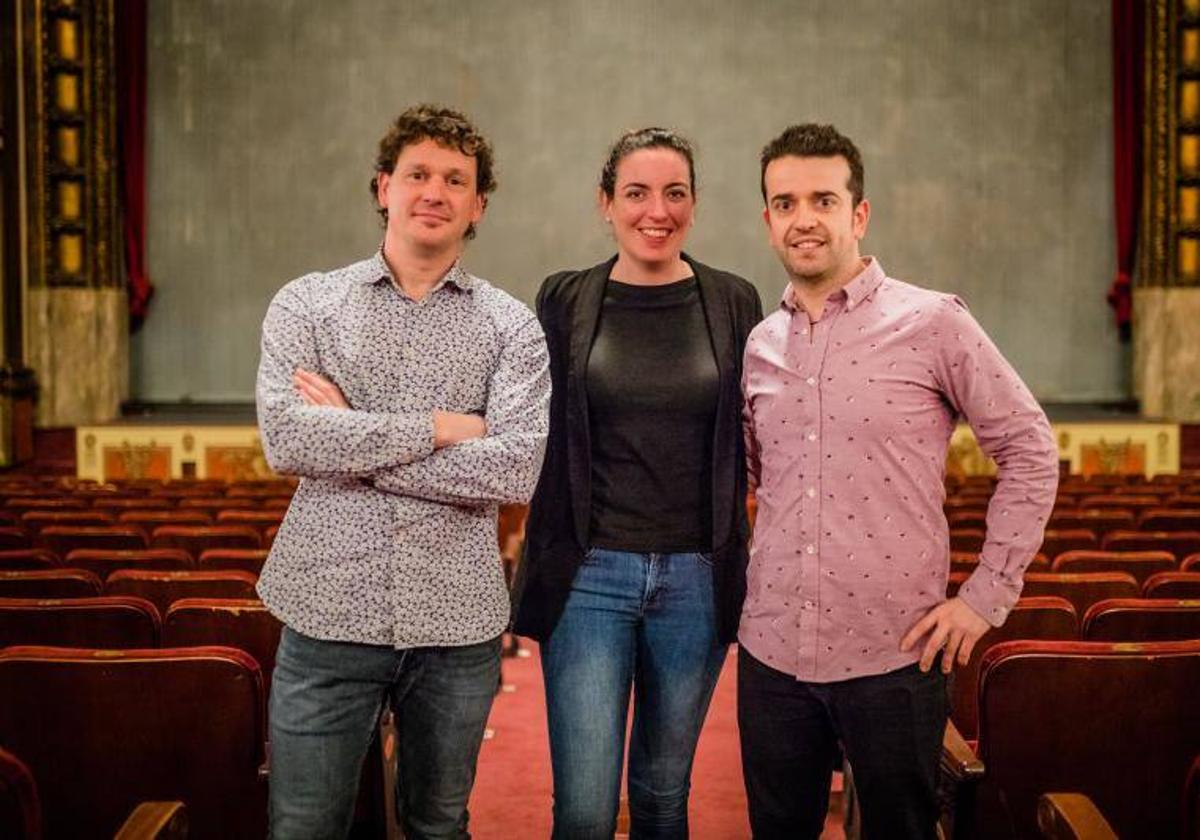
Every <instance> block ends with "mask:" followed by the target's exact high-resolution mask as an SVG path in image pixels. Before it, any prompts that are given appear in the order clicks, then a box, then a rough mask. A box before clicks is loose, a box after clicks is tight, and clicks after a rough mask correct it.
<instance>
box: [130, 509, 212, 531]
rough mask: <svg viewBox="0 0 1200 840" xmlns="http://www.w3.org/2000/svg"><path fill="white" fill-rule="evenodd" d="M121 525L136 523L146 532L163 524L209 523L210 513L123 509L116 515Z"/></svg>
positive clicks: (202, 511)
mask: <svg viewBox="0 0 1200 840" xmlns="http://www.w3.org/2000/svg"><path fill="white" fill-rule="evenodd" d="M117 521H118V522H120V523H121V524H122V525H136V526H137V527H139V528H141V529H142V530H143V531H145V532H146V533H147V534H153V533H154V529H155V528H158V527H161V526H163V525H211V524H212V515H211V514H210V513H209V512H208V511H206V510H178V509H176V508H168V509H167V510H143V509H141V508H139V509H137V510H125V511H121V515H120V516H118V517H117Z"/></svg>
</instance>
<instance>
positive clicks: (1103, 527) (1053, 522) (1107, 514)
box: [1046, 508, 1137, 537]
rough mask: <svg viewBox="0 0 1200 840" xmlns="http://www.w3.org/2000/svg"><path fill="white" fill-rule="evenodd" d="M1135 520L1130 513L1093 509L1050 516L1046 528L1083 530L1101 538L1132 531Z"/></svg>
mask: <svg viewBox="0 0 1200 840" xmlns="http://www.w3.org/2000/svg"><path fill="white" fill-rule="evenodd" d="M1136 527H1137V519H1136V518H1135V517H1134V515H1133V512H1132V511H1128V510H1113V509H1111V508H1094V509H1088V508H1085V509H1083V510H1073V511H1070V512H1064V513H1052V514H1050V520H1049V521H1048V522H1047V523H1046V528H1047V529H1050V530H1054V531H1072V530H1077V529H1081V528H1082V529H1084V530H1088V531H1091V532H1092V533H1093V534H1096V535H1097V536H1100V537H1103V536H1104V535H1105V534H1107V533H1108V532H1109V531H1132V530H1134V529H1135V528H1136Z"/></svg>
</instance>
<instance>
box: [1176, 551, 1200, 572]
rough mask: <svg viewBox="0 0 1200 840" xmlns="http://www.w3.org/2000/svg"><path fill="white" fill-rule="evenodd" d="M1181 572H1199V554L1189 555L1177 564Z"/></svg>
mask: <svg viewBox="0 0 1200 840" xmlns="http://www.w3.org/2000/svg"><path fill="white" fill-rule="evenodd" d="M1179 571H1181V572H1200V553H1198V554H1189V555H1188V556H1186V557H1184V558H1183V560H1182V561H1181V562H1180V564H1179Z"/></svg>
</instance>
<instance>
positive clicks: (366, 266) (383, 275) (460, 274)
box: [354, 246, 478, 292]
mask: <svg viewBox="0 0 1200 840" xmlns="http://www.w3.org/2000/svg"><path fill="white" fill-rule="evenodd" d="M360 265H361V269H360V270H359V271H358V272H357V274H356V276H355V278H354V279H355V280H356V281H357V282H358V283H361V284H362V285H364V286H368V285H371V284H373V283H379V282H382V281H387V282H388V283H391V284H392V285H393V286H395V285H396V280H395V278H394V277H393V276H392V270H391V269H390V268H388V264H387V261H386V260H384V258H383V247H382V246H380V248H379V250H378V251H376V252H375V253H374V254H372V255H371V258H370V259H368V260H366V261H365V262H362V263H360ZM477 282H478V281H477V280H476V279H475V278H474V277H473V276H471V274H469V273H468V272H467V270H466V269H465V268H463V267H462V262H461V261H460V260H455V261H454V265H452V266H450V269H449V270H448V271H447V272H446V273H445V274H443V275H442V279H441V280H439V281H438V282H437V285H435V286H434V287H433V290H432V291H435V292H436V291H437V290H438V289H440V288H442V286H444V285H446V284H447V283H449V284H451V285H452V286H455V287H456V288H458V289H460V290H462V291H464V292H471V291H474V290H475V286H476V284H477Z"/></svg>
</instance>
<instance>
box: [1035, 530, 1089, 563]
mask: <svg viewBox="0 0 1200 840" xmlns="http://www.w3.org/2000/svg"><path fill="white" fill-rule="evenodd" d="M1099 546H1100V541H1099V540H1098V539H1096V535H1095V534H1094V533H1092V532H1091V531H1088V530H1085V529H1083V528H1074V529H1071V530H1066V531H1055V530H1047V531H1046V533H1045V534H1044V535H1043V536H1042V547H1041V549H1040V551H1041V553H1042V554H1045V555H1046V556H1047V557H1049V558H1050V562H1051V563H1053V562H1054V561H1055V559H1056V558H1057V557H1058V555H1060V554H1063V553H1065V552H1067V551H1079V550H1087V549H1094V548H1099Z"/></svg>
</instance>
